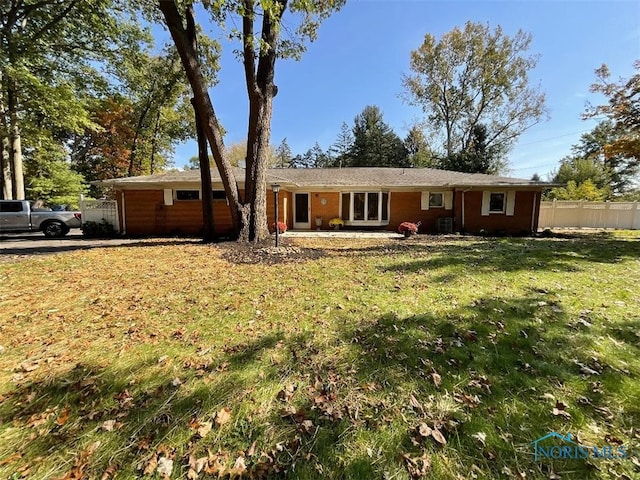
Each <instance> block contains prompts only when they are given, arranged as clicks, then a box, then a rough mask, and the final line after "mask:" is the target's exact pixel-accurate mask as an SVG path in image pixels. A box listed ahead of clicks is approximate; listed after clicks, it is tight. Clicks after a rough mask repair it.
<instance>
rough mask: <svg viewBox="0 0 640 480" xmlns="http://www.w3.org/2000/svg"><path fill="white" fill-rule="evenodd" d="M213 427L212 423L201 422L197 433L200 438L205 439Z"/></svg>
mask: <svg viewBox="0 0 640 480" xmlns="http://www.w3.org/2000/svg"><path fill="white" fill-rule="evenodd" d="M212 425H213V424H212V423H211V422H201V423H200V425H199V426H198V428H197V429H196V433H197V434H198V436H199V437H200V438H204V437H206V436H207V434H208V433H209V432H210V431H211V427H212Z"/></svg>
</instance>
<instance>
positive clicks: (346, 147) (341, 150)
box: [329, 122, 353, 168]
mask: <svg viewBox="0 0 640 480" xmlns="http://www.w3.org/2000/svg"><path fill="white" fill-rule="evenodd" d="M352 150H353V134H352V133H351V128H349V125H347V122H342V126H341V127H340V133H338V138H336V141H335V142H334V144H333V145H331V146H330V147H329V155H330V156H331V157H332V162H331V165H330V166H332V167H339V168H340V167H343V166H347V165H349V164H350V163H351V154H352Z"/></svg>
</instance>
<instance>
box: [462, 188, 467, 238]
mask: <svg viewBox="0 0 640 480" xmlns="http://www.w3.org/2000/svg"><path fill="white" fill-rule="evenodd" d="M464 192H466V190H463V191H462V225H461V230H462V231H463V232H464Z"/></svg>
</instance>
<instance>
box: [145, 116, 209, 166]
mask: <svg viewBox="0 0 640 480" xmlns="http://www.w3.org/2000/svg"><path fill="white" fill-rule="evenodd" d="M194 109H195V107H194ZM197 115H198V112H196V117H197ZM159 130H160V109H158V114H157V115H156V124H155V126H154V127H153V138H152V139H151V161H150V162H149V173H150V174H151V175H153V174H154V173H155V170H156V146H157V143H158V131H159ZM206 147H207V144H206V143H205V148H206ZM207 159H208V158H207Z"/></svg>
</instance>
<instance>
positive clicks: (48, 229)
mask: <svg viewBox="0 0 640 480" xmlns="http://www.w3.org/2000/svg"><path fill="white" fill-rule="evenodd" d="M68 232H69V229H68V228H67V226H66V225H65V224H64V223H62V222H60V221H58V220H52V221H50V222H47V223H46V224H45V225H43V226H42V233H44V236H45V237H49V238H56V237H64V236H65V235H66V234H67V233H68Z"/></svg>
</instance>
